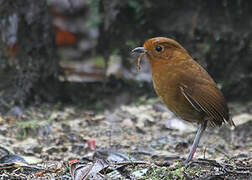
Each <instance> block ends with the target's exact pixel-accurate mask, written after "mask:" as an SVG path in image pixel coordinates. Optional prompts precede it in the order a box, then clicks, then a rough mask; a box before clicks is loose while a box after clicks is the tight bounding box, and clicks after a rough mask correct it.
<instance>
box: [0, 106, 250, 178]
mask: <svg viewBox="0 0 252 180" xmlns="http://www.w3.org/2000/svg"><path fill="white" fill-rule="evenodd" d="M15 108H16V109H18V108H17V107H15ZM239 108H240V109H242V110H240V111H239V112H238V113H236V114H234V119H235V121H236V122H239V120H240V119H241V121H240V122H239V123H237V127H236V128H235V129H229V128H228V127H225V126H223V127H222V128H220V129H212V128H208V130H207V131H206V133H205V134H204V136H203V138H202V140H201V142H200V145H199V148H198V149H197V152H196V156H195V160H194V161H192V162H190V163H189V164H187V165H186V166H181V165H179V163H178V162H179V161H181V160H183V159H184V158H185V157H186V155H187V153H188V151H189V148H190V146H191V144H192V140H193V138H194V135H195V131H196V128H195V126H194V125H192V124H188V123H186V122H184V121H182V120H180V119H178V118H176V117H175V116H174V115H172V114H171V113H170V112H169V111H166V110H165V108H163V107H162V105H161V104H160V103H159V102H154V103H153V102H152V103H151V104H148V103H147V104H145V103H143V104H140V105H139V104H137V105H134V104H131V105H122V106H120V107H118V108H117V109H114V110H113V111H111V110H105V111H104V113H96V112H95V110H90V109H85V108H81V107H74V106H63V105H57V106H56V105H54V106H53V105H49V104H44V105H43V106H42V108H41V107H40V108H38V107H30V108H28V109H26V110H25V111H24V112H22V113H21V114H20V113H19V114H18V115H14V116H13V115H11V120H10V114H7V115H5V116H1V117H0V119H1V124H2V125H1V126H0V141H1V147H0V155H1V163H0V178H1V179H10V178H12V179H13V178H17V177H18V178H19V179H38V178H47V179H55V178H58V179H183V178H188V179H200V178H201V179H202V178H204V179H205V178H208V179H211V178H224V177H225V178H228V179H250V178H252V158H251V157H252V156H251V154H252V143H251V142H252V134H251V132H252V129H251V128H252V124H251V123H252V115H251V112H249V111H248V110H247V109H246V108H243V107H242V108H241V105H240V104H231V109H239ZM19 112H21V111H19Z"/></svg>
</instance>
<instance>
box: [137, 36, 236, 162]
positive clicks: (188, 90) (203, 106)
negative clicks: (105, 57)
mask: <svg viewBox="0 0 252 180" xmlns="http://www.w3.org/2000/svg"><path fill="white" fill-rule="evenodd" d="M132 53H138V54H140V56H139V57H138V61H137V64H138V69H139V70H140V68H141V60H142V59H143V57H144V56H145V57H146V58H147V60H148V61H149V63H150V66H151V73H152V82H153V86H154V89H155V91H156V93H157V95H158V96H159V97H160V99H161V101H162V102H163V103H164V104H165V105H166V107H167V108H168V109H169V110H170V111H172V112H173V113H174V114H175V115H176V116H177V117H179V118H181V119H183V120H185V121H188V122H191V123H197V124H198V129H197V133H196V135H195V138H194V141H193V144H192V146H191V148H190V151H189V154H188V156H187V158H186V159H185V160H184V161H182V162H181V164H185V163H188V162H190V161H191V160H192V159H193V156H194V153H195V151H196V149H197V146H198V144H199V141H200V138H201V136H202V134H203V132H204V131H205V129H206V127H207V126H209V125H210V126H212V127H220V126H221V125H222V124H223V123H227V124H229V125H230V126H235V124H234V122H233V120H232V118H231V117H230V115H229V109H228V106H227V103H226V100H225V98H224V95H223V93H222V92H221V91H220V89H219V88H218V86H217V84H216V83H215V81H214V80H213V79H212V77H211V76H210V75H209V74H208V72H207V71H206V70H205V69H204V68H203V67H202V66H201V65H200V64H198V63H197V62H196V61H195V60H194V59H193V58H192V57H191V56H190V54H189V53H188V52H187V50H186V49H185V48H184V47H183V46H182V45H180V44H179V43H178V42H177V41H175V40H173V39H170V38H166V37H155V38H151V39H148V40H147V41H145V43H144V45H143V47H136V48H134V49H133V50H132Z"/></svg>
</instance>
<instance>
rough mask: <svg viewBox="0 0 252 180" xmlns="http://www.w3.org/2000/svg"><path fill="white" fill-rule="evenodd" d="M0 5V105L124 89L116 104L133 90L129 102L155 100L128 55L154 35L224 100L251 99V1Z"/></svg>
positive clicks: (58, 0) (69, 0)
mask: <svg viewBox="0 0 252 180" xmlns="http://www.w3.org/2000/svg"><path fill="white" fill-rule="evenodd" d="M0 4H1V6H0V17H1V19H0V34H1V36H0V37H1V39H0V41H1V44H0V82H1V83H0V93H1V102H0V104H1V105H3V106H2V107H1V108H4V107H9V106H10V104H12V105H13V104H20V105H25V104H29V103H31V102H32V103H34V102H36V101H46V102H48V101H49V102H55V101H62V102H74V103H78V101H80V100H81V102H83V100H84V99H85V102H86V103H87V104H89V103H90V102H94V101H96V100H97V98H99V99H100V98H104V96H106V97H108V96H111V97H114V96H115V94H118V95H119V94H120V95H122V91H124V90H125V89H126V90H127V91H128V93H126V94H125V93H124V95H123V96H122V98H120V99H119V100H117V101H120V102H122V103H128V102H129V101H130V98H129V95H130V96H131V95H132V93H131V92H136V91H137V92H136V93H135V95H136V96H135V97H137V96H138V95H139V93H140V94H142V93H145V94H147V96H154V95H155V94H154V92H153V88H152V86H151V75H150V69H149V66H148V64H147V63H145V62H144V61H143V62H144V65H143V66H142V67H143V69H142V71H141V72H137V68H136V59H137V57H134V56H132V55H131V53H130V52H131V50H132V49H133V48H134V47H136V46H140V45H142V44H143V43H144V41H145V40H146V39H148V38H151V37H156V36H165V37H170V38H173V39H175V40H177V41H178V42H180V43H181V44H182V45H183V46H184V47H185V48H186V49H187V50H188V51H189V52H190V54H191V55H192V57H193V58H194V59H195V60H197V61H198V62H199V63H200V64H201V65H203V66H204V67H205V68H206V69H207V70H208V72H209V73H210V74H211V75H212V76H213V78H214V79H215V80H216V81H217V83H218V84H219V86H220V87H221V89H222V91H223V92H224V94H225V96H226V98H228V100H244V99H246V100H247V99H249V98H250V99H251V97H252V96H251V93H250V92H251V90H252V89H251V87H252V74H251V73H252V72H251V69H252V62H251V48H252V42H251V36H252V32H251V29H252V11H251V8H252V2H251V1H248V0H239V1H237V0H229V1H227V0H220V1H219V0H213V1H202V0H197V1H185V0H184V1H179V2H178V1H176V0H170V1H161V0H158V1H151V0H127V1H117V0H47V1H46V0H42V1H40V2H39V3H38V2H34V1H32V0H20V1H18V2H10V1H4V0H1V1H0ZM101 87H102V88H101ZM143 87H144V88H143ZM139 89H140V90H139ZM138 91H139V92H138ZM129 92H130V93H129ZM133 94H134V93H133Z"/></svg>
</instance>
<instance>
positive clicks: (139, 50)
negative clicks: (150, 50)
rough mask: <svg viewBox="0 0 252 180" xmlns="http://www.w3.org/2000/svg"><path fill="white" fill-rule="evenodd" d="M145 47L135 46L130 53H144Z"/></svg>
mask: <svg viewBox="0 0 252 180" xmlns="http://www.w3.org/2000/svg"><path fill="white" fill-rule="evenodd" d="M146 52H147V51H146V49H144V47H136V48H135V49H133V50H132V51H131V53H139V54H142V53H146Z"/></svg>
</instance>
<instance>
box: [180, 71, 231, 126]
mask: <svg viewBox="0 0 252 180" xmlns="http://www.w3.org/2000/svg"><path fill="white" fill-rule="evenodd" d="M200 68H201V67H200ZM202 69H203V68H202ZM202 69H200V71H202ZM203 71H204V70H203ZM187 72H188V71H187ZM204 73H206V76H201V77H199V76H197V75H196V76H193V75H194V74H188V73H187V74H186V75H185V76H184V77H183V80H184V81H183V82H182V83H180V86H179V87H180V90H181V93H182V94H183V95H184V97H185V98H186V99H187V100H188V101H189V102H190V104H191V105H192V106H193V107H194V108H195V109H196V110H197V111H199V112H203V113H205V114H206V117H207V118H208V119H209V122H210V124H211V125H213V126H220V125H221V124H222V122H227V123H229V124H230V125H234V123H233V121H232V119H230V118H229V113H228V108H227V105H226V102H225V99H224V97H223V94H222V93H221V91H220V90H219V89H218V87H217V86H216V84H215V82H214V81H213V80H212V78H211V77H210V76H209V75H208V73H207V72H204Z"/></svg>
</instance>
